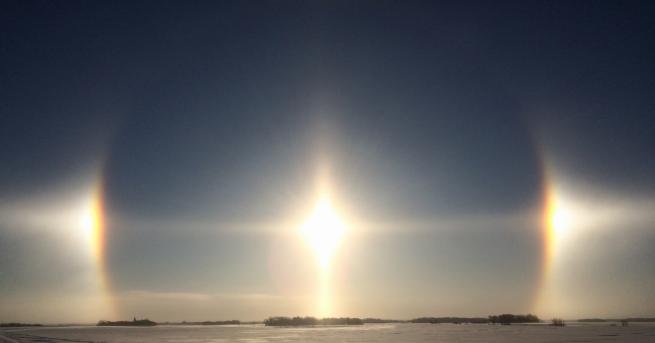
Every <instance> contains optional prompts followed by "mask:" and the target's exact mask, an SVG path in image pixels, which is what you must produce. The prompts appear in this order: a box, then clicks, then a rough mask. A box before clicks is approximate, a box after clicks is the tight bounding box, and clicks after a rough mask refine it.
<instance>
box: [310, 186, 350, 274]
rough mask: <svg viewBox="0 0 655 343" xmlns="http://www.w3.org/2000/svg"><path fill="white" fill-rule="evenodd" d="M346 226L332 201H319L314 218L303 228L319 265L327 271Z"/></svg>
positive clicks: (324, 199) (325, 199)
mask: <svg viewBox="0 0 655 343" xmlns="http://www.w3.org/2000/svg"><path fill="white" fill-rule="evenodd" d="M345 230H346V226H345V225H344V223H343V222H342V221H341V219H340V218H339V216H338V215H337V213H336V212H335V211H334V209H333V207H332V204H331V203H330V201H329V200H328V199H327V198H325V197H323V198H321V199H320V200H319V202H318V204H317V206H316V209H315V210H314V213H313V214H312V216H311V217H310V218H309V220H307V222H305V224H304V225H303V227H302V233H303V236H304V237H305V239H306V240H307V242H308V243H309V244H310V245H311V247H312V248H313V249H314V252H315V253H316V255H317V257H318V260H319V264H320V265H321V267H322V268H323V269H327V268H328V265H329V262H330V257H331V256H332V254H333V253H334V250H335V249H336V248H337V246H338V245H339V241H340V240H341V237H342V236H343V233H344V232H345Z"/></svg>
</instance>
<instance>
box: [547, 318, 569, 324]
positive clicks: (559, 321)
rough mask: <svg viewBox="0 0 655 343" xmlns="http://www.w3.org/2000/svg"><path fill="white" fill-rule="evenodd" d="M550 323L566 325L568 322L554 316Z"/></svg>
mask: <svg viewBox="0 0 655 343" xmlns="http://www.w3.org/2000/svg"><path fill="white" fill-rule="evenodd" d="M550 325H552V326H566V323H565V322H564V319H561V318H553V320H552V321H551V324H550Z"/></svg>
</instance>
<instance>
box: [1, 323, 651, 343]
mask: <svg viewBox="0 0 655 343" xmlns="http://www.w3.org/2000/svg"><path fill="white" fill-rule="evenodd" d="M0 342H1V343H6V342H11V343H16V342H21V343H22V342H40V343H60V342H89V343H90V342H94V343H98V342H106V343H114V342H125V343H137V342H140V343H150V342H168V343H174V342H194V343H200V342H207V343H209V342H212V343H213V342H510V343H511V342H549V343H553V342H655V325H652V324H631V325H630V326H628V327H621V326H611V325H610V324H605V323H603V324H593V325H568V326H566V327H552V326H547V325H512V326H493V325H483V324H478V325H452V324H367V325H363V326H352V327H322V328H279V327H265V326H262V325H242V326H213V327H212V326H157V327H150V328H139V327H59V328H50V327H44V328H17V329H3V330H0Z"/></svg>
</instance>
